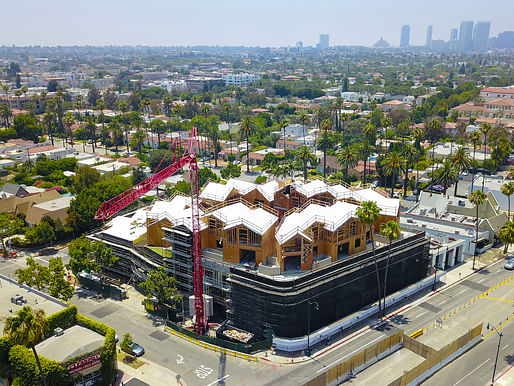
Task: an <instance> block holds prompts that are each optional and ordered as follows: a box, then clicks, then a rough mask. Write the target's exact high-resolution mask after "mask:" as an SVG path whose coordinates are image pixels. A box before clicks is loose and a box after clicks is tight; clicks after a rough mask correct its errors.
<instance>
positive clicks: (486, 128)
mask: <svg viewBox="0 0 514 386" xmlns="http://www.w3.org/2000/svg"><path fill="white" fill-rule="evenodd" d="M490 131H491V125H490V124H489V123H487V122H484V123H482V124H480V132H481V133H482V135H483V136H484V151H485V154H484V165H483V166H482V192H483V191H484V182H485V161H486V160H487V134H489V132H490Z"/></svg>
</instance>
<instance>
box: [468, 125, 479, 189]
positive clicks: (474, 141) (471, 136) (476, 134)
mask: <svg viewBox="0 0 514 386" xmlns="http://www.w3.org/2000/svg"><path fill="white" fill-rule="evenodd" d="M469 140H470V141H471V143H472V144H473V179H472V180H471V191H473V184H474V183H475V173H476V166H475V152H476V150H477V145H478V144H479V143H480V132H479V131H478V130H474V131H472V132H471V134H469Z"/></svg>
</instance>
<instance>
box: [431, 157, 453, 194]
mask: <svg viewBox="0 0 514 386" xmlns="http://www.w3.org/2000/svg"><path fill="white" fill-rule="evenodd" d="M433 180H434V181H436V182H437V183H438V184H441V185H443V187H444V194H446V189H448V187H449V186H450V185H451V184H453V183H455V182H456V181H458V180H459V171H458V169H457V168H456V166H455V164H453V163H452V161H451V160H449V159H446V160H444V162H443V165H442V166H441V167H440V168H439V169H437V170H436V172H435V176H434V178H433Z"/></svg>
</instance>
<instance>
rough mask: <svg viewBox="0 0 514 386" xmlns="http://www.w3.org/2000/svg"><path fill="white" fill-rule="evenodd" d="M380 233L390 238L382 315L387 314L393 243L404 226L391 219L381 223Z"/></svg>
mask: <svg viewBox="0 0 514 386" xmlns="http://www.w3.org/2000/svg"><path fill="white" fill-rule="evenodd" d="M380 233H381V234H382V236H385V237H387V238H388V239H389V249H388V251H387V262H386V269H385V275H384V301H383V303H382V304H383V305H384V307H383V309H382V316H385V312H386V296H387V273H388V271H389V260H390V259H391V244H392V243H393V241H394V240H397V239H398V238H399V237H400V235H401V233H402V228H401V227H400V224H398V223H397V222H396V221H393V220H389V221H388V222H386V223H384V224H382V225H380Z"/></svg>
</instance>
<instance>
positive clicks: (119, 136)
mask: <svg viewBox="0 0 514 386" xmlns="http://www.w3.org/2000/svg"><path fill="white" fill-rule="evenodd" d="M107 127H108V129H109V132H110V133H111V135H112V140H113V141H114V146H115V147H116V153H118V143H119V142H122V141H123V130H122V129H121V125H120V123H119V122H118V120H117V119H113V120H112V121H111V122H110V123H109V125H108V126H107Z"/></svg>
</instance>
